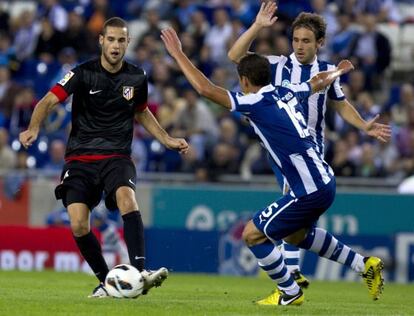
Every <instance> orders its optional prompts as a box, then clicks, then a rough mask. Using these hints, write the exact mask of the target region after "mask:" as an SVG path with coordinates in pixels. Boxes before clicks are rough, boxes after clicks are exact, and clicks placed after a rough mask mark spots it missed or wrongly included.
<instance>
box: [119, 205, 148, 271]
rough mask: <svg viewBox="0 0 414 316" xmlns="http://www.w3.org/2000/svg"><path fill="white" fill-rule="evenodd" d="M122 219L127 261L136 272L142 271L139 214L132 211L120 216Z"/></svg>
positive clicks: (142, 233)
mask: <svg viewBox="0 0 414 316" xmlns="http://www.w3.org/2000/svg"><path fill="white" fill-rule="evenodd" d="M122 219H123V220H124V238H125V243H126V245H127V248H128V255H129V261H130V262H131V265H133V266H134V267H135V268H137V269H138V271H142V270H144V263H145V241H144V224H143V223H142V218H141V213H140V212H139V211H132V212H130V213H128V214H125V215H122Z"/></svg>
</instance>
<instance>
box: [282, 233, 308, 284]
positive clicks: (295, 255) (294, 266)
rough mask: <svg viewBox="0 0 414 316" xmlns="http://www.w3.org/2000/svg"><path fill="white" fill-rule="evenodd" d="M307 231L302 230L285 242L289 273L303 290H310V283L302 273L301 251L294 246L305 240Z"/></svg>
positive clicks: (287, 238)
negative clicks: (300, 266) (300, 263)
mask: <svg viewBox="0 0 414 316" xmlns="http://www.w3.org/2000/svg"><path fill="white" fill-rule="evenodd" d="M307 231H308V230H307V229H301V230H299V231H298V232H296V233H294V234H292V235H290V236H288V237H286V238H285V240H284V241H283V248H284V254H285V263H286V266H287V267H288V270H289V272H290V273H291V274H292V276H293V279H294V280H295V281H296V283H297V284H298V285H299V286H300V287H301V288H302V289H306V288H308V287H309V284H310V281H309V280H308V279H307V278H306V277H305V276H304V275H303V274H302V273H301V271H300V268H299V257H300V250H299V248H298V247H297V246H295V245H293V244H298V243H299V242H300V241H302V240H303V239H304V238H305V236H306V233H307ZM287 241H288V242H287Z"/></svg>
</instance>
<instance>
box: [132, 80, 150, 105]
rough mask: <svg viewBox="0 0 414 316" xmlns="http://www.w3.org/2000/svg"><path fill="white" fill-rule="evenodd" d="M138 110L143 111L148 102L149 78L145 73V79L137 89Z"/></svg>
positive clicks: (136, 101) (136, 102)
mask: <svg viewBox="0 0 414 316" xmlns="http://www.w3.org/2000/svg"><path fill="white" fill-rule="evenodd" d="M134 101H135V110H136V112H142V111H144V110H145V109H146V108H147V104H148V79H147V75H145V78H144V80H143V81H142V83H141V85H140V86H139V87H138V89H137V93H136V95H135V98H134Z"/></svg>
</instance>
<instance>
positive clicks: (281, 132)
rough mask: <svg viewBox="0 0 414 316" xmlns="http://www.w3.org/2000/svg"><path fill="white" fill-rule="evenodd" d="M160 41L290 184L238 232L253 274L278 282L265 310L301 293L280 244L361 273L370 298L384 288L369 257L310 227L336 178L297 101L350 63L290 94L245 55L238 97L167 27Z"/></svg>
mask: <svg viewBox="0 0 414 316" xmlns="http://www.w3.org/2000/svg"><path fill="white" fill-rule="evenodd" d="M161 38H162V40H163V41H164V44H165V46H166V48H167V50H168V52H169V53H170V55H171V56H172V57H173V58H174V59H175V60H176V62H177V63H178V66H179V67H180V68H181V70H182V71H183V73H184V75H185V76H186V78H187V79H188V80H189V82H190V83H191V85H192V86H193V87H194V88H195V89H196V90H197V91H198V92H199V93H200V94H201V95H202V96H204V97H206V98H208V99H210V100H212V101H214V102H216V103H217V104H221V105H222V106H224V107H226V108H228V109H229V110H232V111H237V112H240V113H242V114H244V115H245V116H246V117H247V118H248V120H249V122H250V124H251V125H252V127H253V128H254V130H255V132H256V134H257V135H258V136H259V138H260V140H261V142H262V143H263V144H264V146H265V148H266V149H267V151H268V152H269V154H270V156H271V159H272V160H273V161H274V162H275V163H276V164H277V166H278V168H279V169H280V170H281V172H282V174H283V175H284V176H285V178H286V180H287V182H288V183H289V187H290V191H289V194H286V195H284V196H283V197H282V198H280V199H279V200H277V201H276V202H274V203H272V204H270V205H269V206H268V207H265V208H264V209H262V210H260V211H258V212H257V213H256V214H255V215H254V216H253V218H252V220H250V221H249V222H248V223H247V224H246V226H245V228H244V231H243V239H244V240H245V242H246V244H247V246H248V247H249V248H250V250H251V251H252V253H253V254H254V255H255V256H256V258H257V259H258V262H259V265H260V267H261V268H262V269H263V270H264V271H266V273H267V274H268V275H269V277H270V278H271V279H272V280H274V281H275V282H276V283H277V287H278V289H279V291H276V292H275V293H274V294H273V295H272V297H271V299H272V300H273V301H272V303H275V304H277V305H300V304H302V303H303V301H304V294H303V292H302V290H301V288H300V287H299V285H298V284H297V283H296V281H295V280H294V279H293V276H292V275H291V273H289V272H288V270H287V268H286V265H285V262H284V259H283V255H282V253H281V251H280V250H279V248H278V247H277V246H276V245H275V242H276V241H277V240H281V239H284V240H286V241H287V242H289V243H292V244H295V245H297V246H299V247H301V248H304V249H308V250H311V251H313V252H316V253H317V254H318V255H319V256H323V257H325V258H328V259H330V260H333V261H336V262H339V263H342V264H344V265H346V266H348V267H350V268H351V269H353V270H354V271H356V272H358V273H361V274H362V276H363V278H364V280H365V281H366V283H367V285H368V289H369V292H370V294H371V296H372V297H373V298H374V299H377V298H378V297H379V295H380V293H381V291H382V287H383V279H382V275H381V271H382V268H383V263H382V261H381V260H380V259H379V258H376V257H363V256H362V255H360V254H359V253H357V252H355V251H354V250H352V249H351V248H349V247H348V246H346V245H344V244H343V243H341V242H340V241H338V240H337V239H336V238H335V237H333V236H332V235H331V234H330V233H328V232H327V231H325V230H323V229H320V228H317V227H316V226H315V224H316V222H317V220H318V218H319V216H320V215H321V214H323V213H324V212H325V211H326V210H327V209H328V208H329V206H330V205H331V204H332V202H333V200H334V197H335V187H336V185H335V176H334V174H333V171H332V169H331V167H330V166H329V165H328V164H327V163H326V162H325V161H324V159H323V157H322V155H321V154H320V153H319V152H318V149H317V146H316V144H315V142H314V140H313V138H312V137H311V136H310V131H309V129H308V128H307V127H306V122H305V120H304V118H303V116H302V114H301V112H300V111H298V110H297V106H298V100H301V99H304V98H308V97H309V95H310V94H311V93H315V92H317V91H319V90H321V89H323V88H325V87H327V86H328V85H329V84H330V83H332V82H333V81H334V80H335V79H336V78H337V77H339V76H340V75H341V74H342V73H345V72H347V71H349V70H350V69H352V64H351V63H350V62H348V61H345V62H341V63H340V64H339V65H338V68H335V69H333V70H331V71H326V72H321V73H319V74H317V75H316V76H314V77H313V78H312V79H311V80H310V81H309V82H305V83H302V84H301V85H300V86H299V87H300V89H299V88H298V89H296V91H295V89H294V87H293V89H289V88H286V87H277V88H276V87H274V86H273V85H272V84H271V78H270V77H271V71H270V64H269V62H268V60H267V59H266V58H264V57H262V56H259V55H257V54H252V55H248V56H245V57H243V58H242V59H241V60H240V63H239V65H238V67H237V70H238V73H239V81H240V86H241V87H242V91H243V93H245V95H243V94H242V93H235V92H229V91H227V90H225V89H223V88H221V87H218V86H216V85H214V84H213V83H211V82H210V81H209V80H208V79H207V78H206V77H205V76H204V75H203V74H202V73H201V72H200V71H199V70H198V69H197V68H196V67H194V65H193V64H192V63H191V62H190V60H189V59H188V57H187V56H186V55H185V54H184V53H183V51H182V47H181V42H180V40H179V39H178V36H177V34H176V33H175V31H174V30H173V29H172V28H168V29H166V30H163V31H162V35H161ZM269 300H270V298H269Z"/></svg>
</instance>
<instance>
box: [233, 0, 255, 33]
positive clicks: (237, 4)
mask: <svg viewBox="0 0 414 316" xmlns="http://www.w3.org/2000/svg"><path fill="white" fill-rule="evenodd" d="M230 6H231V7H230V8H231V12H232V15H231V17H232V19H237V20H239V21H240V22H241V23H242V24H243V25H244V27H249V26H250V25H251V24H252V23H253V21H254V19H255V17H256V11H255V10H253V8H252V7H251V5H250V3H249V1H244V0H231V1H230Z"/></svg>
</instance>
